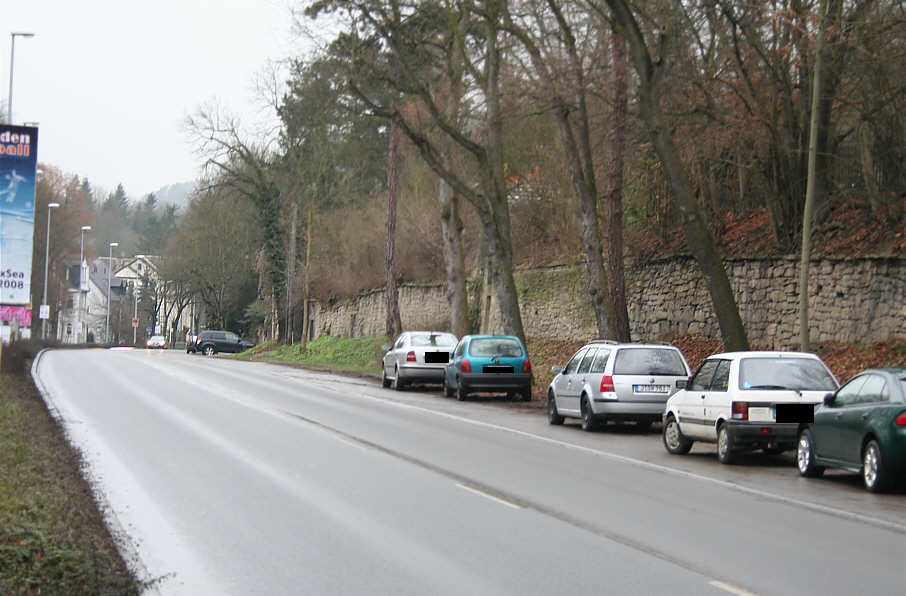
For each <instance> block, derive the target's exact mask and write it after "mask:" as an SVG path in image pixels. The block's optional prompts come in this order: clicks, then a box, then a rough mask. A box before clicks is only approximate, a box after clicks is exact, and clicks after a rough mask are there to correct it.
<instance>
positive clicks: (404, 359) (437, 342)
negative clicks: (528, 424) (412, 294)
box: [381, 331, 532, 401]
mask: <svg viewBox="0 0 906 596" xmlns="http://www.w3.org/2000/svg"><path fill="white" fill-rule="evenodd" d="M383 349H384V351H385V352H386V353H385V354H384V357H383V359H382V360H381V384H382V385H383V386H384V387H393V388H394V389H398V390H399V389H403V388H404V387H405V386H406V385H408V384H409V383H412V382H422V383H441V384H443V387H444V395H446V396H447V397H453V396H454V395H455V396H456V398H457V399H459V400H460V401H463V400H466V399H468V396H469V394H470V393H478V392H481V393H505V394H506V395H507V396H508V397H510V398H513V397H519V398H521V399H522V400H524V401H528V400H530V399H531V398H532V363H531V361H530V360H529V357H528V350H526V349H525V346H524V345H523V344H522V341H521V340H520V339H519V338H518V337H515V336H512V335H466V336H465V337H463V338H462V339H459V340H457V338H456V336H455V335H453V334H452V333H446V332H441V331H407V332H405V333H402V334H401V335H400V336H399V337H398V338H397V339H396V341H394V342H393V345H392V346H384V347H383Z"/></svg>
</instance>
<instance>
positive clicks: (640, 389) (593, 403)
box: [547, 340, 690, 431]
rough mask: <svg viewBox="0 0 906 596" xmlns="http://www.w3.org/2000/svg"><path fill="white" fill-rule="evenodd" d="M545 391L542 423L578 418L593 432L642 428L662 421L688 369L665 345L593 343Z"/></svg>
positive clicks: (675, 351)
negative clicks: (617, 426) (614, 424)
mask: <svg viewBox="0 0 906 596" xmlns="http://www.w3.org/2000/svg"><path fill="white" fill-rule="evenodd" d="M551 371H552V372H553V373H555V374H556V375H557V376H555V377H554V380H553V381H551V384H550V386H549V387H548V390H547V420H548V422H549V423H550V424H563V419H564V417H567V416H568V417H572V418H581V420H582V428H583V429H584V430H587V431H591V430H594V429H595V428H597V427H598V426H600V425H601V424H602V423H604V422H606V421H607V420H616V421H623V420H634V421H635V422H636V423H637V424H638V426H639V427H642V428H647V427H649V426H650V425H651V423H652V422H654V421H656V420H660V419H661V415H662V414H663V412H664V404H665V403H666V402H667V399H668V398H669V397H670V396H671V395H673V394H674V393H676V392H677V391H679V390H680V389H682V388H683V387H685V386H686V382H687V381H688V379H689V375H690V372H689V364H688V363H686V359H685V358H683V354H682V352H680V351H679V349H677V348H676V347H675V346H672V345H670V344H632V343H627V344H621V343H617V342H614V341H610V340H596V341H593V342H591V343H588V344H586V345H585V346H582V348H581V349H580V350H579V351H578V352H576V354H575V355H574V356H573V357H572V359H571V360H570V361H569V363H568V364H567V365H566V367H562V366H554V367H553V368H552V369H551Z"/></svg>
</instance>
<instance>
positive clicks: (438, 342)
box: [411, 333, 456, 348]
mask: <svg viewBox="0 0 906 596" xmlns="http://www.w3.org/2000/svg"><path fill="white" fill-rule="evenodd" d="M411 343H412V345H413V346H415V347H435V346H437V347H442V348H449V347H451V346H455V345H456V337H455V336H453V335H450V334H448V333H444V334H438V333H434V334H428V333H425V334H419V335H412V340H411Z"/></svg>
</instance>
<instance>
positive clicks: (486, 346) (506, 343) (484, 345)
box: [469, 337, 523, 357]
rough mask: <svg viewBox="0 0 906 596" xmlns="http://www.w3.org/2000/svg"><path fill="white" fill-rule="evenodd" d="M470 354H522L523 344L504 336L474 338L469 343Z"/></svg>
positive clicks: (514, 355) (511, 355)
mask: <svg viewBox="0 0 906 596" xmlns="http://www.w3.org/2000/svg"><path fill="white" fill-rule="evenodd" d="M469 354H471V355H472V356H489V357H494V356H510V357H518V356H522V355H523V353H522V346H520V345H519V342H518V341H516V340H515V339H508V338H502V337H487V338H482V339H473V340H472V343H471V344H470V345H469Z"/></svg>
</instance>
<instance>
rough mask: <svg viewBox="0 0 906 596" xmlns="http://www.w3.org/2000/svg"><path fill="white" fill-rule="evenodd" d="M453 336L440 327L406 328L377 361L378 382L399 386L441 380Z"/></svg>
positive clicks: (387, 385)
mask: <svg viewBox="0 0 906 596" xmlns="http://www.w3.org/2000/svg"><path fill="white" fill-rule="evenodd" d="M456 342H457V339H456V336H455V335H453V334H452V333H446V332H443V331H406V332H405V333H401V334H400V336H399V337H397V338H396V341H395V342H393V345H392V346H384V350H385V351H386V352H387V353H386V354H384V358H383V360H382V361H381V385H383V386H384V387H390V386H391V385H392V386H393V388H394V389H397V390H401V389H403V388H404V387H405V386H406V385H408V384H410V383H443V382H444V367H445V366H446V365H447V362H449V361H450V353H451V352H452V351H453V348H455V347H456Z"/></svg>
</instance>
